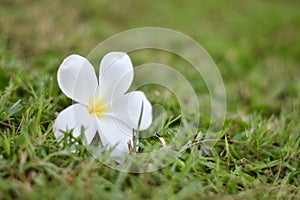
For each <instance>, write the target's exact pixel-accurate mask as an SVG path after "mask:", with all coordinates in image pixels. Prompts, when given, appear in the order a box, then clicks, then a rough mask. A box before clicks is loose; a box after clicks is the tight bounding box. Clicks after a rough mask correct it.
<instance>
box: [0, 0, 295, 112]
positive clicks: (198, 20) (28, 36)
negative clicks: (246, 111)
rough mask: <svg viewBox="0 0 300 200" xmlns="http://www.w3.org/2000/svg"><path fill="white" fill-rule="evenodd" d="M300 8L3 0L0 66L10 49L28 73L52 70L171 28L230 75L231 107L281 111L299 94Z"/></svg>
mask: <svg viewBox="0 0 300 200" xmlns="http://www.w3.org/2000/svg"><path fill="white" fill-rule="evenodd" d="M299 8H300V2H299V1H296V0H294V1H293V0H290V1H280V0H276V1H268V0H264V1H258V0H254V1H238V0H231V1H227V2H225V1H218V0H212V1H192V0H187V1H177V0H175V1H172V2H171V1H156V0H154V1H153V0H152V1H147V0H146V1H143V2H134V1H128V0H125V1H122V2H119V1H107V0H106V1H88V2H86V1H79V0H78V1H76V0H75V1H47V0H42V1H35V0H33V1H26V0H16V1H8V0H2V1H1V6H0V13H1V18H0V27H1V29H0V44H1V48H2V50H1V51H2V53H1V60H2V63H3V62H4V64H2V65H1V69H2V70H4V71H7V70H8V69H9V66H8V64H7V62H8V61H6V62H5V59H7V58H5V56H4V54H5V53H8V52H9V54H12V55H13V56H15V57H16V58H17V60H18V61H20V62H21V63H22V64H21V65H22V67H24V68H26V69H27V70H28V71H30V72H33V71H38V72H37V73H38V74H41V73H45V72H46V73H52V75H54V72H55V71H56V69H57V67H58V66H59V64H60V62H61V61H62V59H63V58H65V57H66V56H67V55H69V54H72V53H78V54H81V55H87V54H88V53H89V51H90V50H92V49H93V48H94V47H95V46H96V45H97V44H98V43H99V42H101V41H103V40H104V39H106V38H108V37H109V36H111V35H113V34H116V33H119V32H121V31H125V30H128V29H131V28H136V27H144V26H158V27H165V28H170V29H174V30H177V31H180V32H182V33H184V34H187V35H189V36H190V37H192V38H194V39H195V40H196V41H198V42H199V43H200V44H201V45H202V46H203V47H204V48H205V49H206V50H207V51H208V53H209V54H210V55H211V56H212V58H213V60H214V61H215V62H216V64H217V66H218V67H219V69H220V71H221V73H222V76H223V78H224V81H225V86H226V89H227V92H228V98H229V107H231V105H232V104H231V103H235V102H236V100H239V102H240V101H242V102H244V103H246V104H250V106H251V107H255V108H256V107H259V108H260V109H262V110H264V109H265V110H266V111H265V112H267V113H268V112H269V114H270V113H273V112H274V113H276V112H277V113H278V112H279V110H280V107H281V104H282V103H287V101H286V98H287V100H290V99H294V98H296V97H297V98H298V97H299V87H300V86H299V85H300V84H299V78H298V74H299V59H300V56H299V55H300V47H299V44H300V34H299V29H300V15H299V12H298V11H299ZM6 51H7V52H6ZM0 74H1V77H3V78H2V79H3V80H4V81H5V80H7V78H4V77H7V75H5V73H4V74H3V72H2V73H0ZM8 76H10V74H9V72H8ZM3 85H4V84H3V83H2V88H3ZM282 100H284V101H282ZM265 106H267V108H265ZM234 108H236V106H234V107H233V109H234ZM234 110H235V109H234ZM267 110H268V111H267Z"/></svg>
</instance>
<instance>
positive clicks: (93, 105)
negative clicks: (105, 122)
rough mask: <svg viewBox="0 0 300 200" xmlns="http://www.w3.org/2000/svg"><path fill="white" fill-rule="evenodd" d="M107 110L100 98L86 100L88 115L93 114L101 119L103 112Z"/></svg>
mask: <svg viewBox="0 0 300 200" xmlns="http://www.w3.org/2000/svg"><path fill="white" fill-rule="evenodd" d="M107 111H108V107H107V105H104V102H103V100H102V99H90V100H89V102H88V112H89V114H90V115H92V114H95V115H96V116H97V118H98V119H102V118H103V116H104V113H105V112H107Z"/></svg>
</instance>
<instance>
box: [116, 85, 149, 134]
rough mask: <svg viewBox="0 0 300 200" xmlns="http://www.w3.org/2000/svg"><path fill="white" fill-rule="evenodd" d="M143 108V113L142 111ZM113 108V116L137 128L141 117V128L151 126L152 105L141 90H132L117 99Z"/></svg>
mask: <svg viewBox="0 0 300 200" xmlns="http://www.w3.org/2000/svg"><path fill="white" fill-rule="evenodd" d="M142 109H143V113H141V111H142ZM111 110H112V113H111V115H112V116H113V117H115V118H118V119H120V120H121V121H123V122H124V123H125V124H127V125H128V126H129V127H130V128H134V129H135V130H137V128H138V125H139V119H140V117H141V122H140V127H139V130H145V129H147V128H149V126H150V125H151V123H152V106H151V104H150V102H149V101H148V99H147V98H146V96H145V94H144V93H143V92H141V91H134V92H130V93H127V94H125V95H123V96H122V97H120V98H118V99H116V100H115V101H113V102H112V105H111ZM141 114H142V115H141Z"/></svg>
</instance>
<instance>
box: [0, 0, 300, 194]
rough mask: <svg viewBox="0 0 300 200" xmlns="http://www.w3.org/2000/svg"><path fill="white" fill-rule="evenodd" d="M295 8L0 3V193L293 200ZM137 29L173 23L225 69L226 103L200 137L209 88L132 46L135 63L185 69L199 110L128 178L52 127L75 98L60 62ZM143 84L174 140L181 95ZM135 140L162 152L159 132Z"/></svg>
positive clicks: (297, 156) (297, 173) (299, 174)
mask: <svg viewBox="0 0 300 200" xmlns="http://www.w3.org/2000/svg"><path fill="white" fill-rule="evenodd" d="M299 9H300V2H299V1H297V0H289V1H282V0H274V1H270V0H253V1H238V0H230V1H218V0H211V1H205V0H200V1H193V0H186V1H179V0H174V1H172V2H171V1H158V0H152V1H148V0H146V1H136V2H134V1H129V0H124V1H119V2H117V1H107V0H106V1H97V0H91V1H80V0H75V1H72V2H71V1H50V0H41V1H38V0H32V1H27V0H17V1H10V0H2V1H1V3H0V13H1V14H0V15H1V17H0V79H1V81H0V94H1V96H0V177H1V178H0V199H299V198H300V124H299V119H300V79H299V76H300V12H299ZM138 27H164V28H169V29H173V30H176V31H179V32H182V33H184V34H186V35H188V36H189V37H191V38H193V39H194V40H195V41H197V42H198V43H199V44H201V45H202V46H203V47H204V48H205V49H206V51H207V52H208V54H209V55H210V56H211V58H212V59H213V61H214V62H215V64H216V66H217V67H218V70H219V72H220V74H221V76H222V79H223V82H224V87H225V90H226V105H227V107H226V118H225V121H224V123H222V124H221V126H220V124H218V121H216V124H213V125H212V126H213V130H214V131H215V136H214V138H213V139H207V138H205V137H204V136H205V135H206V131H207V128H208V126H209V125H210V117H211V114H212V113H211V112H212V110H211V107H210V106H211V102H210V94H209V91H208V88H207V86H206V84H205V81H204V80H203V79H202V78H201V77H199V76H198V75H197V74H195V73H194V71H193V69H192V67H191V65H190V64H189V63H188V62H186V61H184V60H183V59H181V58H179V57H178V56H175V55H172V54H170V53H168V52H163V51H161V50H159V51H158V50H155V49H148V50H145V49H144V50H137V51H134V52H131V53H129V55H130V56H131V58H132V60H133V63H134V65H136V66H137V65H141V64H143V63H151V62H152V63H154V62H156V63H163V64H165V65H168V66H171V67H173V68H174V69H175V70H176V71H178V72H180V73H181V74H183V75H184V76H186V78H187V80H188V81H189V82H190V83H191V85H192V86H193V89H194V91H195V93H196V95H197V99H198V101H199V105H200V110H199V113H200V117H194V118H193V119H192V121H194V122H195V123H199V126H198V127H197V129H196V130H194V131H192V132H189V133H188V134H189V136H190V137H189V139H188V140H187V141H185V142H184V143H182V144H180V145H178V146H176V148H177V150H178V151H179V152H180V154H178V155H177V157H176V159H174V162H171V163H170V164H168V165H167V166H165V167H163V168H160V169H157V170H155V171H152V172H147V173H128V172H122V171H119V170H116V169H113V168H111V167H110V166H108V165H105V164H104V163H103V162H99V161H98V160H97V159H94V157H93V156H92V155H91V153H90V151H88V150H87V149H86V147H85V146H84V145H82V143H81V141H80V140H78V142H79V145H77V146H76V149H75V150H74V151H73V153H72V152H70V151H69V147H70V144H68V143H59V142H58V141H57V140H56V139H55V137H54V134H53V125H54V121H55V119H56V117H57V115H58V114H59V112H60V111H62V110H63V109H64V108H66V107H68V106H69V105H71V104H72V100H70V99H68V98H67V97H66V96H65V95H64V94H63V93H62V92H61V90H60V89H59V87H58V84H57V70H58V67H59V66H60V64H61V62H62V61H63V59H64V58H66V57H67V56H68V55H70V54H74V53H76V54H80V55H83V56H87V55H88V54H89V52H90V51H91V50H92V49H93V48H94V47H95V46H96V45H98V43H100V42H102V41H104V40H105V39H107V38H108V37H110V36H112V35H114V34H117V33H119V32H122V31H126V30H129V29H132V28H138ZM99 59H100V58H99ZM186 69H188V70H186ZM158 73H159V72H158ZM137 78H138V77H137ZM178 87H179V88H178V90H180V87H181V86H180V85H178ZM141 90H143V91H144V92H145V94H146V95H147V96H148V97H149V100H150V101H151V103H153V104H155V103H159V104H160V105H162V107H163V108H164V109H165V110H166V112H167V116H166V119H165V121H164V124H163V128H162V129H161V130H160V133H159V134H160V135H161V136H162V137H163V138H164V139H165V141H166V142H167V145H170V141H171V140H172V139H173V138H176V134H174V133H176V131H174V130H176V128H177V127H179V126H180V123H179V122H180V119H181V118H180V106H179V104H178V101H177V100H176V98H175V96H174V95H172V93H170V92H168V91H164V89H163V88H161V87H159V86H157V85H152V86H151V85H149V86H145V87H142V88H141ZM191 109H192V110H193V108H191ZM187 112H189V111H187ZM154 131H155V130H154ZM181 131H182V130H181ZM183 134H186V133H183ZM153 136H154V133H153ZM66 137H70V135H69V136H68V135H67V136H66ZM141 141H142V142H141V143H142V144H143V143H144V144H147V145H145V148H144V151H147V150H151V149H155V148H160V140H159V139H157V138H155V137H151V138H148V139H144V140H141ZM212 141H213V143H214V145H213V147H212V148H205V146H206V143H207V144H210V143H211V142H212ZM147 148H148V149H147ZM158 157H159V156H158Z"/></svg>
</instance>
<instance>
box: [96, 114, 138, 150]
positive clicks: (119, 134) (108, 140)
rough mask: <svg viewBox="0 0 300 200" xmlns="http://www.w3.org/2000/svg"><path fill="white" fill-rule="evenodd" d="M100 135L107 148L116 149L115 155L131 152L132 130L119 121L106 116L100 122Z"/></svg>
mask: <svg viewBox="0 0 300 200" xmlns="http://www.w3.org/2000/svg"><path fill="white" fill-rule="evenodd" d="M98 125H99V130H98V132H99V135H100V138H101V142H102V144H103V145H104V146H105V147H106V148H114V149H113V151H112V153H113V155H121V154H124V153H128V152H129V148H128V142H130V143H131V144H132V137H133V134H132V130H131V129H130V127H128V126H127V125H126V124H124V123H122V122H121V121H119V120H118V119H115V118H113V117H110V116H106V117H104V118H103V119H101V120H98Z"/></svg>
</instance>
